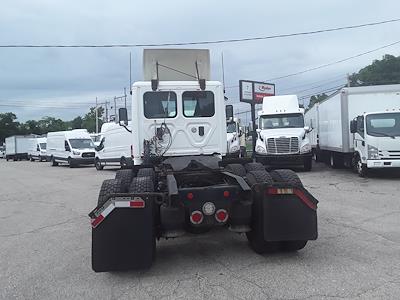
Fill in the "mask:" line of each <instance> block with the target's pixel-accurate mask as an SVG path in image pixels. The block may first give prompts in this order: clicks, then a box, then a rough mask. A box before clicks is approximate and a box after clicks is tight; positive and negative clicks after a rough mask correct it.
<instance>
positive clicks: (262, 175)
mask: <svg viewBox="0 0 400 300" xmlns="http://www.w3.org/2000/svg"><path fill="white" fill-rule="evenodd" d="M246 181H247V183H248V184H249V185H250V186H252V185H253V184H256V183H268V184H272V183H273V179H272V177H271V175H269V173H268V172H267V171H265V170H264V171H260V170H258V171H250V172H249V173H247V174H246Z"/></svg>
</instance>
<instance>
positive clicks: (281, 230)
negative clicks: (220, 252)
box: [89, 158, 318, 272]
mask: <svg viewBox="0 0 400 300" xmlns="http://www.w3.org/2000/svg"><path fill="white" fill-rule="evenodd" d="M174 160H175V159H172V160H166V161H165V163H163V164H162V165H159V166H157V167H154V168H139V169H137V170H121V171H118V173H117V176H116V179H112V180H106V181H105V182H104V183H103V186H102V188H101V191H100V194H99V201H98V205H97V207H96V208H95V209H94V210H93V211H92V212H91V213H90V214H89V216H90V217H91V223H92V268H93V270H94V271H96V272H104V271H115V270H126V269H141V268H149V267H150V266H151V265H152V263H153V261H154V258H155V255H156V240H159V239H161V238H166V239H168V238H177V237H180V236H182V235H184V234H187V233H190V234H201V233H205V232H208V231H209V230H211V229H213V228H215V227H221V226H222V227H225V228H227V229H229V230H231V231H233V232H237V233H242V234H244V233H245V234H246V236H247V240H248V242H249V245H250V247H251V248H252V249H253V250H254V251H255V252H256V253H259V254H262V253H266V252H275V251H297V250H300V249H302V248H303V247H305V245H306V243H307V242H308V241H309V240H315V239H316V238H317V235H318V234H317V212H316V210H317V203H318V201H317V200H316V199H315V198H314V197H313V196H312V195H311V194H310V193H309V192H308V191H307V190H306V189H305V188H304V186H303V185H302V183H301V181H300V179H299V178H298V177H297V175H296V174H295V173H294V172H293V171H290V170H276V171H272V172H271V173H268V172H267V171H265V169H264V168H263V166H262V165H261V164H258V163H248V164H244V165H241V164H230V165H227V166H226V167H216V166H218V161H217V160H216V159H210V158H209V159H207V161H205V160H202V161H201V162H199V161H196V160H194V159H192V160H191V161H189V163H188V164H187V165H186V166H185V167H184V168H183V169H180V166H184V165H185V164H184V163H183V162H182V161H180V160H177V161H174ZM215 167H216V168H215Z"/></svg>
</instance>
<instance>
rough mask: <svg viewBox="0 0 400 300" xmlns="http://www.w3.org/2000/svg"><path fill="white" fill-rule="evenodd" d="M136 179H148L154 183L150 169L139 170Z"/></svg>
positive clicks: (152, 172)
mask: <svg viewBox="0 0 400 300" xmlns="http://www.w3.org/2000/svg"><path fill="white" fill-rule="evenodd" d="M136 177H150V178H151V180H152V181H153V183H154V182H155V173H154V170H153V169H152V168H143V169H139V170H138V172H137V174H136Z"/></svg>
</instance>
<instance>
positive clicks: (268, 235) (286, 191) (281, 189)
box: [253, 184, 318, 241]
mask: <svg viewBox="0 0 400 300" xmlns="http://www.w3.org/2000/svg"><path fill="white" fill-rule="evenodd" d="M253 195H254V197H258V198H259V199H260V200H261V203H262V210H263V215H264V218H263V229H264V239H265V241H298V240H316V239H317V237H318V228H317V204H318V201H317V200H316V199H315V198H314V197H313V196H312V195H311V194H310V193H309V192H307V190H305V189H304V188H299V187H291V186H287V185H286V186H282V185H273V186H270V185H267V184H257V185H254V186H253Z"/></svg>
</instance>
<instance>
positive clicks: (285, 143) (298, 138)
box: [256, 95, 312, 171]
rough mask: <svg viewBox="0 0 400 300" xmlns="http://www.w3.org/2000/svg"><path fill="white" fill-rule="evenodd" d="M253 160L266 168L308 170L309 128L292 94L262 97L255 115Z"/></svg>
mask: <svg viewBox="0 0 400 300" xmlns="http://www.w3.org/2000/svg"><path fill="white" fill-rule="evenodd" d="M258 118H259V126H258V129H257V141H256V160H257V161H258V162H261V163H263V164H267V165H302V166H303V167H304V170H305V171H310V170H311V168H312V157H311V156H312V155H311V145H310V139H309V137H308V135H309V131H310V128H309V127H307V126H305V124H304V109H303V108H300V107H299V101H298V99H297V96H295V95H284V96H273V97H264V99H263V104H262V110H261V111H260V112H259V113H258Z"/></svg>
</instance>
